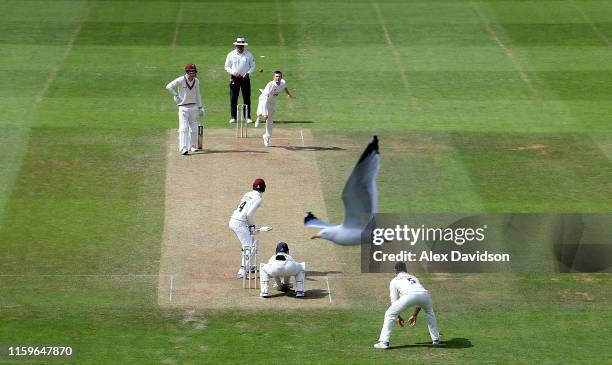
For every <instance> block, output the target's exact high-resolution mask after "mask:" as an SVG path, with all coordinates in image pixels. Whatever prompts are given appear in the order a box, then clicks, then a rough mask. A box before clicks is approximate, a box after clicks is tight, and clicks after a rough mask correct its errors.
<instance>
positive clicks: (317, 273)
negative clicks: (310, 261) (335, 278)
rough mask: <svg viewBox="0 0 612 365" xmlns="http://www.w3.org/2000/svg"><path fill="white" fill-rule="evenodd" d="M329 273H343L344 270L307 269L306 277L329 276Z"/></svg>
mask: <svg viewBox="0 0 612 365" xmlns="http://www.w3.org/2000/svg"><path fill="white" fill-rule="evenodd" d="M329 274H342V271H306V277H309V276H327V275H329Z"/></svg>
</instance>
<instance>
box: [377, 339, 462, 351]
mask: <svg viewBox="0 0 612 365" xmlns="http://www.w3.org/2000/svg"><path fill="white" fill-rule="evenodd" d="M414 347H431V348H441V349H467V348H470V347H474V345H472V341H470V340H469V339H467V338H452V339H450V340H447V341H440V344H439V345H433V344H432V343H431V342H417V343H416V344H414V345H402V346H391V347H389V350H396V349H403V348H414Z"/></svg>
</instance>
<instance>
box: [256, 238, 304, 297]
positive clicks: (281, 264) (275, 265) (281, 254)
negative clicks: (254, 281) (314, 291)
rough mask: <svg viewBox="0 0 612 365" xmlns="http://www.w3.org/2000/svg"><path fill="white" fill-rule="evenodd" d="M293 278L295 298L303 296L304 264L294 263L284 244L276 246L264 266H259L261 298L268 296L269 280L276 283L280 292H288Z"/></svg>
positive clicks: (287, 247) (280, 243)
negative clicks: (274, 252) (272, 279)
mask: <svg viewBox="0 0 612 365" xmlns="http://www.w3.org/2000/svg"><path fill="white" fill-rule="evenodd" d="M292 276H293V277H295V296H296V297H298V298H301V297H303V296H304V280H305V279H306V263H304V262H299V263H298V262H295V261H294V260H293V257H291V256H290V255H289V246H288V245H287V244H286V243H285V242H279V243H277V244H276V254H274V255H273V256H272V257H270V260H268V262H267V263H266V264H261V267H260V270H259V280H260V283H261V285H260V288H261V291H260V293H259V295H260V296H261V297H262V298H267V297H268V296H269V291H268V285H269V282H270V278H274V280H275V281H276V287H277V288H278V289H279V290H281V291H287V290H289V282H290V281H291V277H292Z"/></svg>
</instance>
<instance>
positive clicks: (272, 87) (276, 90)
mask: <svg viewBox="0 0 612 365" xmlns="http://www.w3.org/2000/svg"><path fill="white" fill-rule="evenodd" d="M286 88H287V83H285V80H282V79H281V81H280V84H278V85H277V84H276V82H274V80H272V81H270V82H268V84H267V85H266V87H265V88H264V89H263V91H262V92H261V93H262V94H263V95H265V96H266V97H267V98H268V102H275V101H276V97H277V96H278V95H280V93H281V92H283V90H285V89H286Z"/></svg>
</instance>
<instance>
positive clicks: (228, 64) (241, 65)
mask: <svg viewBox="0 0 612 365" xmlns="http://www.w3.org/2000/svg"><path fill="white" fill-rule="evenodd" d="M225 71H227V73H228V74H230V75H231V74H233V73H236V72H238V73H239V74H240V75H242V76H244V75H245V74H247V73H248V74H252V73H253V72H255V60H254V59H253V54H252V53H251V52H249V51H247V50H246V49H245V50H244V51H242V53H238V51H237V50H233V51H231V52H230V53H228V54H227V57H226V58H225Z"/></svg>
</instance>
